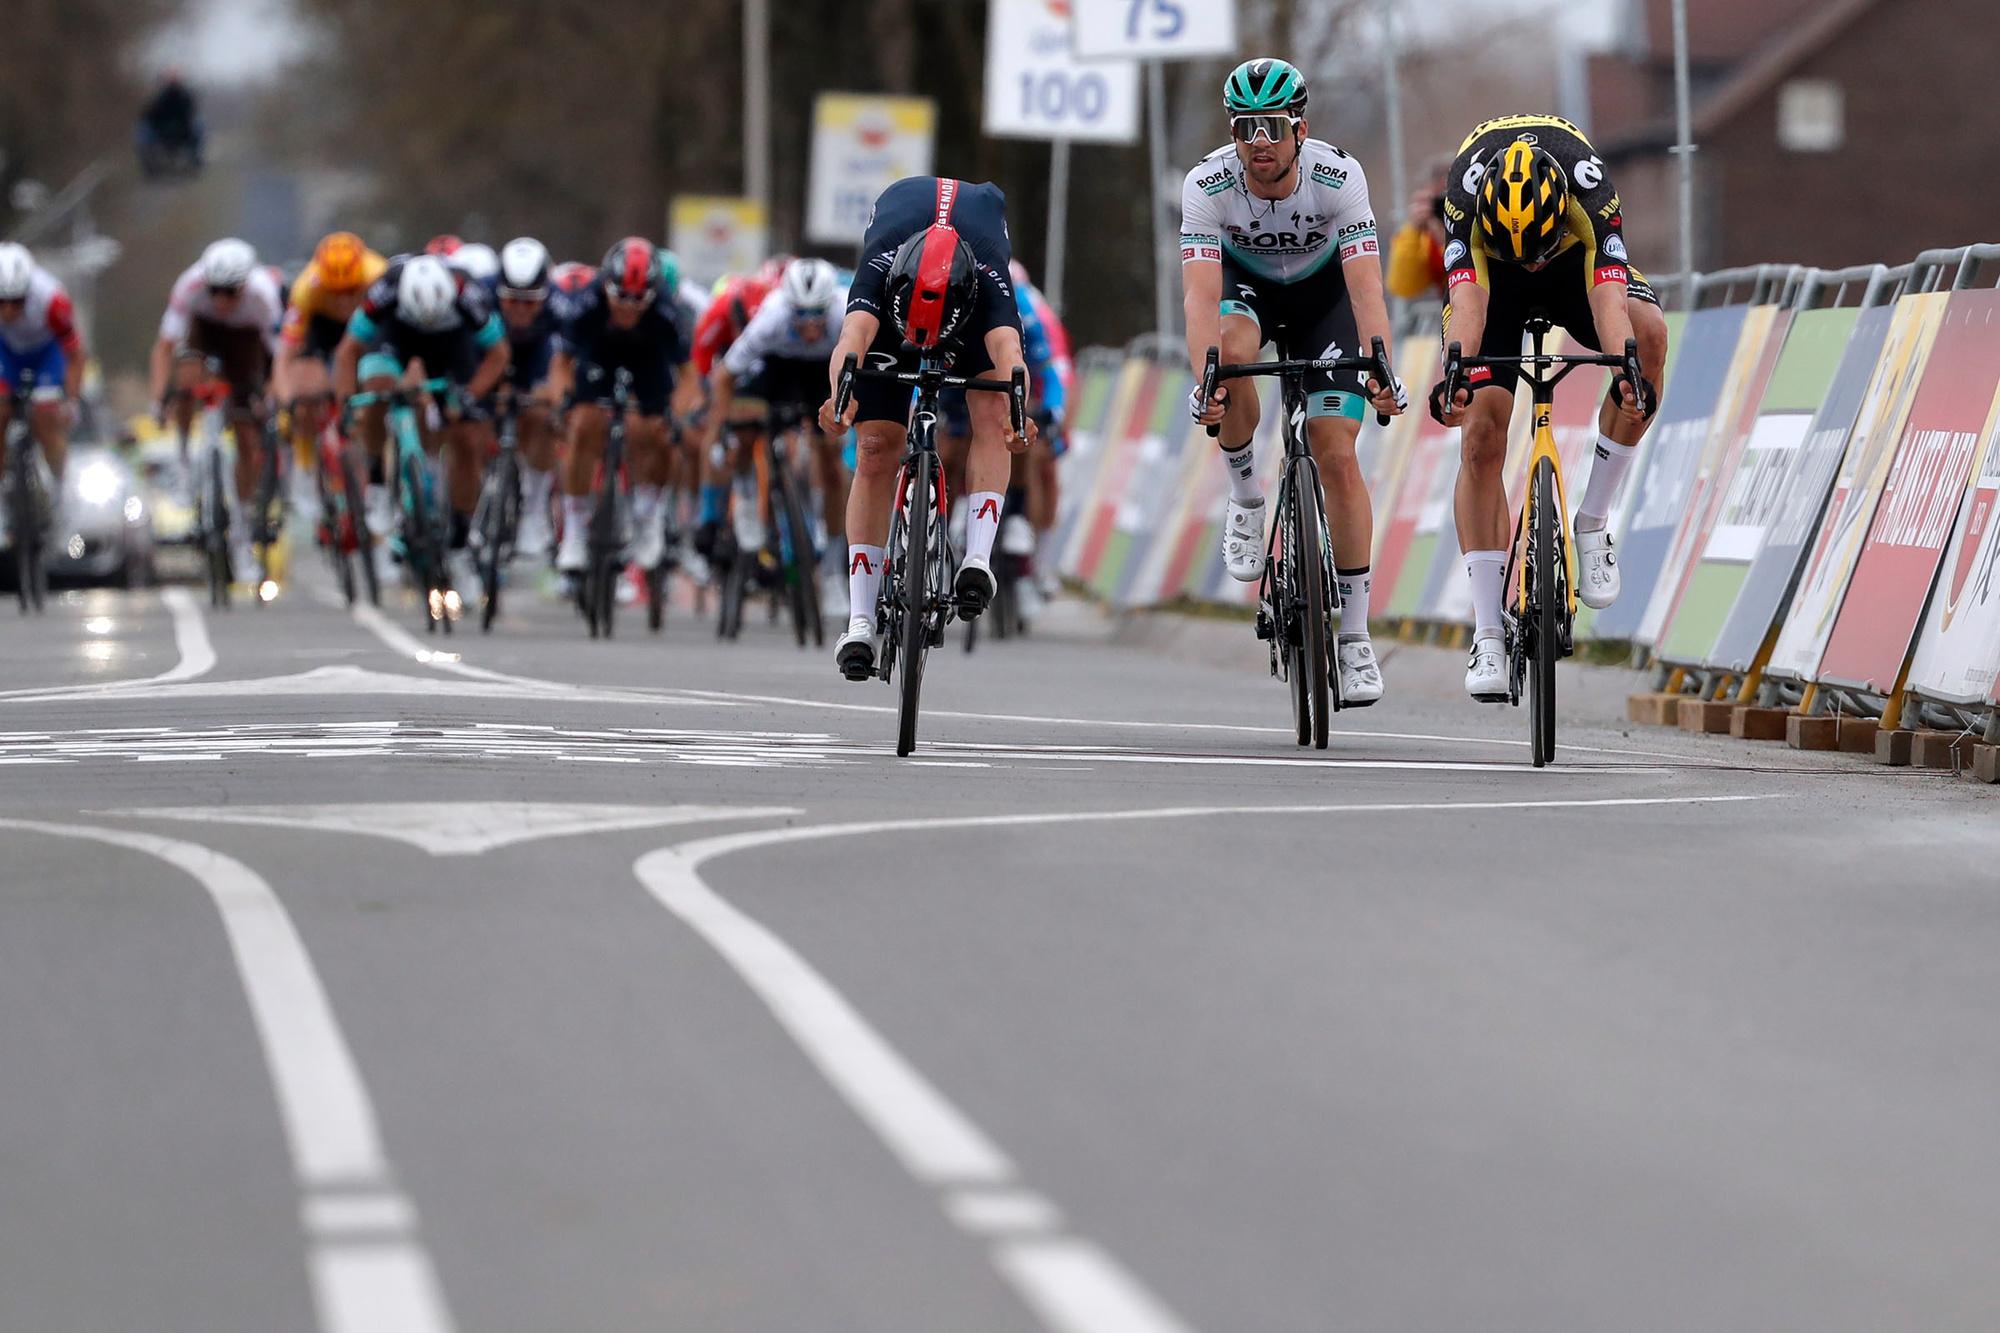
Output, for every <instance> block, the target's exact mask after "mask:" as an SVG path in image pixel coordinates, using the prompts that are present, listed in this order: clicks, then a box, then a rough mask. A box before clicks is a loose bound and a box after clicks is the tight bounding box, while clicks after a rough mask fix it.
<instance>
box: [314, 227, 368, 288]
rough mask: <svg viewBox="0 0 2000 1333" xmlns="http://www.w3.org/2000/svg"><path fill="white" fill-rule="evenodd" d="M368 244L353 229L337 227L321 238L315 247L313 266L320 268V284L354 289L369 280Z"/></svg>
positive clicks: (328, 286)
mask: <svg viewBox="0 0 2000 1333" xmlns="http://www.w3.org/2000/svg"><path fill="white" fill-rule="evenodd" d="M367 261H368V247H367V246H365V245H363V244H362V243H361V238H360V237H359V236H356V235H355V234H354V233H353V232H351V231H337V232H334V233H333V234H331V235H329V236H326V237H324V238H322V239H321V241H320V243H319V246H318V248H317V249H315V250H314V251H313V266H314V267H315V268H317V269H318V270H319V280H320V284H321V285H322V286H324V287H327V288H329V289H331V290H333V291H337V292H347V291H353V290H354V289H355V288H356V287H359V286H362V285H363V283H364V282H365V281H366V276H365V275H366V265H367Z"/></svg>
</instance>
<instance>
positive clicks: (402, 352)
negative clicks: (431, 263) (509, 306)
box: [347, 255, 501, 369]
mask: <svg viewBox="0 0 2000 1333" xmlns="http://www.w3.org/2000/svg"><path fill="white" fill-rule="evenodd" d="M409 260H410V256H408V255H398V256H397V257H396V258H395V259H393V260H391V261H390V262H389V267H388V268H387V269H385V270H384V271H383V273H382V276H381V277H379V278H377V279H376V280H375V281H374V282H373V283H372V284H370V285H369V288H368V294H367V295H366V296H364V297H363V298H362V300H361V308H360V309H358V310H356V311H355V312H354V314H353V316H352V317H350V318H349V319H348V321H347V331H348V333H349V334H351V335H352V336H353V337H354V339H355V340H356V341H357V342H359V343H361V345H362V346H364V347H371V348H372V347H377V346H383V347H387V348H388V349H389V350H390V351H392V352H394V353H395V354H396V357H397V359H398V360H401V361H409V360H412V359H418V360H421V361H423V363H424V364H425V365H426V366H427V367H431V368H433V369H437V368H441V367H445V366H455V365H459V364H462V363H469V364H477V362H478V359H479V356H478V355H477V354H483V353H484V352H486V351H487V350H488V349H490V348H491V347H492V346H493V344H494V343H497V342H499V341H500V338H501V329H500V323H501V321H500V316H499V314H498V312H496V311H495V310H494V309H493V298H492V297H490V296H488V295H487V293H486V289H485V288H484V287H482V286H480V285H479V284H478V283H476V282H468V281H466V280H464V279H463V278H460V280H459V283H458V300H457V302H456V303H455V304H454V306H453V308H452V319H451V321H450V322H449V323H448V324H446V325H445V326H444V327H443V328H438V329H423V328H418V327H417V326H416V325H414V324H411V323H408V322H407V321H405V320H404V319H403V317H402V315H401V313H400V312H399V310H398V308H397V289H398V287H400V285H401V283H402V279H403V266H404V265H405V264H407V263H408V262H409Z"/></svg>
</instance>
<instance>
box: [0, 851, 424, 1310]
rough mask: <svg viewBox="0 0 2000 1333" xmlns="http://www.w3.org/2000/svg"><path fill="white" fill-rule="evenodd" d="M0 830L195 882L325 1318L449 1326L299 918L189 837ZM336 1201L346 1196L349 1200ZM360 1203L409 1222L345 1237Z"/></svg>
mask: <svg viewBox="0 0 2000 1333" xmlns="http://www.w3.org/2000/svg"><path fill="white" fill-rule="evenodd" d="M0 828H9V829H19V830H21V831H23V832H28V833H42V834H47V835H49V836H51V837H57V838H78V839H82V840H85V841H89V842H99V843H106V844H109V845H110V846H114V847H124V848H127V849H129V850H132V851H137V852H143V853H145V854H146V855H148V856H154V857H158V858H159V859H160V860H162V861H165V862H167V863H168V864H169V865H171V866H173V867H175V868H176V869H178V870H181V871H184V872H186V873H187V874H188V875H191V876H193V877H194V879H195V880H196V881H197V882H198V883H200V885H201V886H202V888H203V889H205V890H207V892H208V896H209V899H210V900H211V901H212V902H213V903H214V904H215V908H216V911H217V912H218V913H219V914H220V915H221V917H222V928H223V933H224V935H225V936H226V937H227V938H228V940H229V949H230V953H231V954H232V955H233V956H234V958H235V961H236V971H237V976H238V979H239V980H240V981H241V983H242V986H243V994H244V997H245V998H246V999H247V1000H248V1001H249V1003H250V1016H251V1019H252V1021H253V1022H254V1024H255V1026H256V1029H257V1037H258V1041H259V1043H260V1045H261V1046H262V1047H263V1051H264V1064H265V1067H266V1068H267V1069H268V1070H269V1072H270V1075H271V1083H272V1085H273V1087H274V1088H275V1089H276V1091H277V1100H278V1112H279V1120H280V1121H281V1123H282V1124H283V1126H284V1130H285V1140H286V1143H287V1144H288V1145H289V1146H290V1148H291V1155H292V1168H293V1170H294V1171H296V1172H297V1174H298V1179H299V1183H300V1185H301V1186H302V1187H304V1189H305V1190H306V1191H307V1193H306V1196H305V1198H304V1199H303V1200H302V1201H301V1215H302V1218H303V1219H304V1222H305V1225H306V1230H307V1236H308V1245H309V1248H310V1251H311V1267H312V1274H313V1288H314V1295H315V1297H316V1299H317V1302H318V1307H319V1316H320V1325H321V1327H322V1328H324V1329H327V1330H329V1333H379V1330H383V1329H395V1330H398V1333H402V1331H403V1330H408V1331H409V1333H448V1330H450V1329H451V1328H452V1321H451V1315H450V1313H449V1312H448V1311H447V1309H446V1307H445V1303H444V1294H443V1291H442V1289H441V1288H440V1287H439V1286H438V1281H437V1276H436V1273H435V1272H434V1271H433V1269H432V1266H431V1261H430V1256H429V1255H427V1254H426V1253H425V1252H424V1249H423V1246H422V1245H421V1244H420V1243H419V1242H418V1240H417V1239H416V1236H415V1233H414V1220H415V1212H414V1210H413V1209H411V1207H410V1205H409V1201H408V1200H407V1199H406V1198H404V1197H403V1195H402V1194H401V1192H400V1191H398V1190H397V1189H396V1187H395V1184H394V1176H393V1173H392V1172H391V1170H390V1166H389V1160H388V1157H387V1155H386V1154H385V1153H384V1152H383V1150H382V1138H381V1132H380V1129H379V1127H378V1125H377V1122H376V1119H375V1107H374V1103H373V1102H372V1101H371V1100H370V1099H369V1096H368V1089H367V1087H366V1086H365V1085H364V1084H363V1083H362V1081H361V1073H360V1070H359V1069H357V1068H356V1067H355V1064H354V1056H353V1054H352V1053H351V1052H350V1051H349V1049H348V1046H347V1039H346V1038H345V1037H343V1036H342V1035H341V1031H340V1026H339V1024H338V1023H337V1022H335V1020H334V1017H333V1006H332V1005H331V1004H330V1003H329V1002H328V1000H327V997H326V989H325V987H324V986H322V985H321V984H320V979H319V973H318V971H317V970H315V969H314V967H313V963H312V956H311V955H310V954H308V953H307V952H306V948H305V944H304V942H303V941H302V940H300V938H299V934H298V931H297V929H296V928H295V927H294V926H293V925H292V918H291V916H290V914H289V913H287V912H286V911H285V907H284V904H283V903H281V902H280V901H279V900H278V895H277V894H276V893H274V892H273V891H272V889H271V886H270V885H269V884H268V883H266V882H265V881H264V879H263V878H262V877H261V876H259V875H258V874H257V872H256V871H254V870H252V869H250V867H248V866H246V865H244V864H243V863H242V862H241V861H238V860H236V859H235V858H234V857H230V856H225V855H223V854H222V853H221V852H217V851H213V850H211V849H209V848H207V847H203V846H200V845H199V844H196V843H192V842H181V841H179V840H177V839H174V838H162V837H157V836H155V835H153V834H150V833H134V832H128V831H126V830H123V829H107V828H96V827H92V826H87V825H82V824H48V823H43V822H41V821H39V820H28V819H0ZM333 1200H347V1201H348V1202H347V1203H346V1204H345V1206H344V1207H343V1205H342V1204H339V1203H331V1202H330V1201H333ZM356 1208H359V1209H362V1210H365V1211H367V1212H369V1213H371V1214H372V1215H374V1216H375V1217H377V1218H403V1219H408V1221H409V1222H410V1224H411V1225H410V1226H408V1227H404V1228H402V1229H401V1230H400V1231H398V1230H396V1229H393V1228H392V1229H389V1230H386V1231H384V1232H381V1233H379V1234H373V1235H370V1236H369V1237H367V1238H366V1240H365V1241H358V1242H357V1241H353V1240H352V1239H351V1238H343V1237H342V1235H341V1234H340V1233H341V1231H342V1229H343V1228H341V1227H322V1226H319V1225H317V1223H316V1219H321V1220H323V1219H324V1218H326V1217H327V1216H328V1215H329V1214H331V1215H332V1216H334V1217H336V1218H338V1217H340V1216H342V1215H343V1213H346V1214H351V1213H352V1212H353V1210H355V1209H356Z"/></svg>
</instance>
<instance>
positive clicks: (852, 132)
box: [806, 93, 937, 244]
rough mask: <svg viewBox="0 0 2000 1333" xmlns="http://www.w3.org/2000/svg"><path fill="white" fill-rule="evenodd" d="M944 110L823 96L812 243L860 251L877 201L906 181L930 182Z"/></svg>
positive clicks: (900, 101)
mask: <svg viewBox="0 0 2000 1333" xmlns="http://www.w3.org/2000/svg"><path fill="white" fill-rule="evenodd" d="M936 125H937V107H936V105H935V104H934V103H933V102H932V101H931V100H930V99H929V98H927V97H864V96H860V95H858V94H854V93H821V94H820V95H819V97H818V98H817V99H816V100H815V101H814V102H813V141H812V189H811V193H810V194H809V195H808V196H807V199H806V236H807V238H808V239H810V240H814V241H822V242H831V243H834V244H842V243H845V244H857V243H859V242H860V240H861V237H862V234H863V233H864V232H866V231H867V230H868V220H869V219H870V218H871V217H873V216H874V215H875V200H876V199H877V198H879V197H880V196H881V194H882V191H883V190H885V189H887V188H888V187H889V186H891V185H893V184H895V183H896V182H897V181H899V180H902V179H903V178H904V177H905V176H927V175H929V174H930V171H931V147H932V143H933V140H934V139H935V136H936Z"/></svg>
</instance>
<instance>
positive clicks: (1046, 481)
mask: <svg viewBox="0 0 2000 1333" xmlns="http://www.w3.org/2000/svg"><path fill="white" fill-rule="evenodd" d="M1055 463H1056V458H1055V454H1054V453H1053V452H1051V451H1050V449H1049V442H1048V437H1047V436H1043V435H1038V436H1036V437H1035V442H1034V444H1033V445H1031V446H1029V449H1028V525H1029V526H1030V527H1032V528H1033V529H1034V530H1035V532H1036V534H1037V535H1039V534H1041V533H1045V532H1047V531H1048V530H1049V529H1050V528H1053V527H1054V526H1055V525H1056V467H1055Z"/></svg>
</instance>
